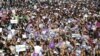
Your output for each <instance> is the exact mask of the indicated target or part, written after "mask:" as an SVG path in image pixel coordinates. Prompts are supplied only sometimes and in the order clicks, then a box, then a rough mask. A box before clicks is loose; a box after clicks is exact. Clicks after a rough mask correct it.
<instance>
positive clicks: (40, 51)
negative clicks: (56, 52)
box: [34, 46, 43, 56]
mask: <svg viewBox="0 0 100 56" xmlns="http://www.w3.org/2000/svg"><path fill="white" fill-rule="evenodd" d="M34 51H35V53H38V54H39V56H41V55H42V51H43V49H42V47H41V46H34Z"/></svg>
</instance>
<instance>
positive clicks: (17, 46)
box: [16, 45, 26, 52]
mask: <svg viewBox="0 0 100 56" xmlns="http://www.w3.org/2000/svg"><path fill="white" fill-rule="evenodd" d="M21 51H26V46H25V45H16V52H21Z"/></svg>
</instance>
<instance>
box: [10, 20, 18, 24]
mask: <svg viewBox="0 0 100 56" xmlns="http://www.w3.org/2000/svg"><path fill="white" fill-rule="evenodd" d="M10 23H15V24H17V23H18V20H10Z"/></svg>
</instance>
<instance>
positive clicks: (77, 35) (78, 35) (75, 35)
mask: <svg viewBox="0 0 100 56" xmlns="http://www.w3.org/2000/svg"><path fill="white" fill-rule="evenodd" d="M72 37H76V38H77V37H81V35H80V34H72Z"/></svg>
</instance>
